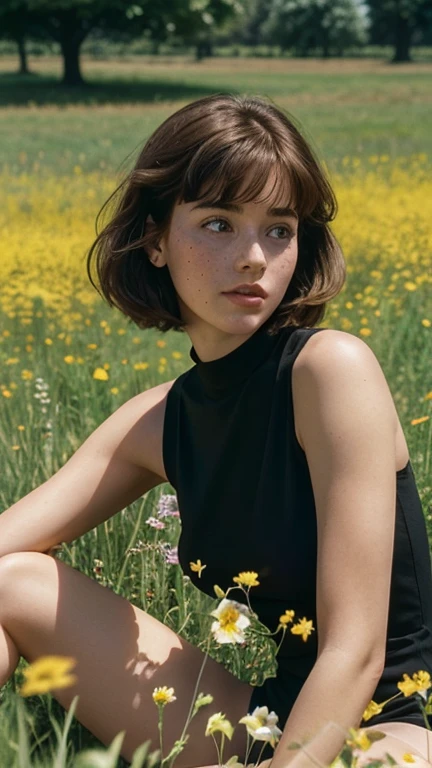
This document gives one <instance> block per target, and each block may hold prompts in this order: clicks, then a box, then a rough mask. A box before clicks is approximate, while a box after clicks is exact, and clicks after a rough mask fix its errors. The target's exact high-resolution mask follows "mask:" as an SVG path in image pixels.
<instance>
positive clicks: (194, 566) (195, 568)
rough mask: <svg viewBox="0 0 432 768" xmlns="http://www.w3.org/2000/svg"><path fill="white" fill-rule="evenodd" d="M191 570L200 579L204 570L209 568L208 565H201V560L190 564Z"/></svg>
mask: <svg viewBox="0 0 432 768" xmlns="http://www.w3.org/2000/svg"><path fill="white" fill-rule="evenodd" d="M189 568H190V569H191V571H194V573H197V574H198V578H199V579H200V578H201V573H202V571H203V570H204V568H207V566H206V565H202V564H201V560H197V561H196V563H194V562H190V563H189Z"/></svg>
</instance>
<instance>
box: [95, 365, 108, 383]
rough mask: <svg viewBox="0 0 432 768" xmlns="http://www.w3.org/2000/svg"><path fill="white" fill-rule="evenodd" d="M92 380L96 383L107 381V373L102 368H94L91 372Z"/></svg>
mask: <svg viewBox="0 0 432 768" xmlns="http://www.w3.org/2000/svg"><path fill="white" fill-rule="evenodd" d="M93 378H94V379H97V380H98V381H108V379H109V373H107V371H106V370H105V369H104V368H96V369H95V370H94V371H93Z"/></svg>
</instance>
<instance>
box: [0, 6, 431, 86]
mask: <svg viewBox="0 0 432 768" xmlns="http://www.w3.org/2000/svg"><path fill="white" fill-rule="evenodd" d="M0 39H1V40H2V41H3V43H2V45H1V47H0V53H3V54H10V53H12V51H15V52H17V54H18V59H19V66H18V69H17V71H18V72H19V73H21V74H28V73H29V65H28V55H29V54H31V55H53V54H57V55H58V54H59V53H60V54H61V56H62V58H63V78H62V83H63V84H65V85H69V86H74V85H82V84H83V77H82V73H81V67H80V55H81V53H86V54H87V55H90V56H93V57H94V58H100V59H103V58H107V57H111V56H126V55H137V54H141V55H143V54H144V55H145V54H147V55H173V54H190V53H191V52H192V53H193V55H194V56H195V58H196V59H197V60H201V59H203V58H206V57H210V56H262V57H276V56H277V57H281V56H282V57H290V56H294V57H304V58H307V57H317V56H318V57H322V58H329V57H335V56H336V57H358V56H364V57H366V56H370V57H374V58H375V57H380V58H382V57H383V56H384V57H388V58H389V60H390V61H392V62H394V63H399V62H410V61H412V51H413V49H414V50H415V51H416V56H415V58H416V59H417V60H418V59H419V58H420V60H430V58H429V52H428V46H432V0H404V1H403V3H402V2H401V1H400V0H200V2H196V0H163V2H159V3H154V2H153V1H152V0H131V4H129V3H125V2H124V0H92V2H91V3H89V2H88V0H1V5H0Z"/></svg>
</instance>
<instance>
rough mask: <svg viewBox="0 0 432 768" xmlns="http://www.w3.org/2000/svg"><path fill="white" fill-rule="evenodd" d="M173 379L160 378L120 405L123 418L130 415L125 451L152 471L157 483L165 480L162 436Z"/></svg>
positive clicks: (127, 417) (133, 460) (134, 461)
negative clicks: (148, 387) (158, 382)
mask: <svg viewBox="0 0 432 768" xmlns="http://www.w3.org/2000/svg"><path fill="white" fill-rule="evenodd" d="M174 382H175V379H172V380H171V381H163V382H161V384H157V385H156V386H155V387H151V388H150V389H146V390H145V391H144V392H140V394H139V395H136V396H135V397H132V398H131V399H130V400H128V401H127V402H126V403H124V405H123V406H122V410H123V414H122V416H123V418H126V419H127V420H128V419H129V418H130V423H131V429H130V430H129V432H128V440H127V454H128V458H129V460H130V461H132V462H133V463H135V464H138V465H139V466H142V467H145V469H147V470H149V471H151V472H153V474H154V475H155V476H156V477H155V479H158V480H159V484H160V483H165V482H167V477H166V474H165V468H164V463H163V454H162V438H163V427H164V419H165V409H166V401H167V396H168V392H169V391H170V389H171V387H172V385H173V384H174Z"/></svg>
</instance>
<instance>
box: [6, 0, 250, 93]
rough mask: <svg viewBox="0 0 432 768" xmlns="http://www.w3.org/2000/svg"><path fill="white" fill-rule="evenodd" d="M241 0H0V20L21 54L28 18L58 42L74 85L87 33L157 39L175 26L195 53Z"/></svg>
mask: <svg viewBox="0 0 432 768" xmlns="http://www.w3.org/2000/svg"><path fill="white" fill-rule="evenodd" d="M242 2H246V0H163V2H159V3H154V2H152V0H132V3H131V4H129V2H125V1H124V0H1V7H2V10H1V11H0V21H3V29H4V34H5V36H8V37H9V38H11V39H16V40H17V43H18V45H19V46H20V51H21V54H22V56H23V43H22V40H23V39H24V36H25V33H26V30H27V26H26V25H28V24H29V21H30V19H31V20H32V24H35V25H36V29H39V30H40V31H41V32H42V33H44V34H46V35H48V36H49V37H50V38H51V39H53V40H55V41H56V42H57V43H58V44H59V46H60V50H61V54H62V57H63V79H62V82H63V84H65V85H68V86H77V85H78V86H79V85H83V84H84V80H83V76H82V73H81V67H80V51H81V46H82V44H83V42H84V40H85V39H86V37H87V36H88V35H89V34H90V32H97V33H98V35H99V36H103V35H105V36H107V37H109V36H117V38H118V37H122V39H125V40H131V39H133V38H134V37H139V36H141V35H142V34H143V33H144V32H145V31H148V32H150V35H151V39H153V40H154V41H155V43H157V42H161V41H163V40H165V39H166V38H167V37H169V35H171V34H173V32H174V31H175V33H176V34H177V35H180V36H184V37H185V38H187V39H188V40H193V42H194V43H195V44H196V45H197V51H198V52H200V53H199V55H201V54H202V53H204V52H207V53H208V52H209V49H210V46H211V31H212V30H213V29H214V26H215V25H217V24H219V23H221V22H222V21H223V20H224V19H226V18H228V17H229V16H230V15H232V14H235V13H236V12H238V10H239V9H240V10H241V9H242V7H243V6H242V4H241V3H242ZM23 9H25V13H23V12H21V11H22V10H23ZM6 11H7V12H8V13H6ZM14 24H15V26H14ZM24 66H25V63H24V60H23V63H22V67H23V68H24Z"/></svg>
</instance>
